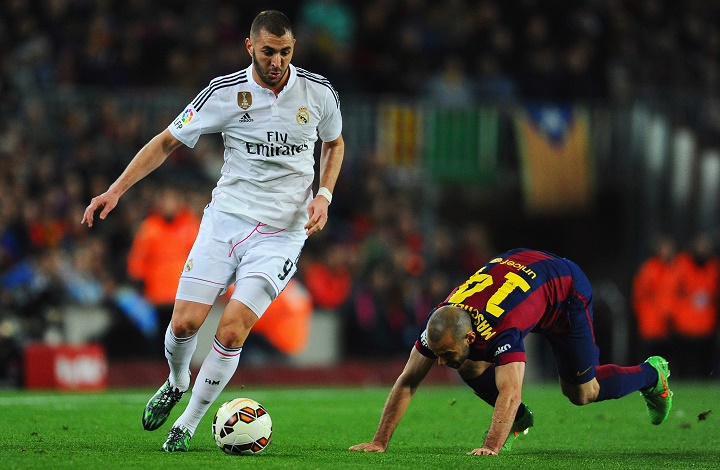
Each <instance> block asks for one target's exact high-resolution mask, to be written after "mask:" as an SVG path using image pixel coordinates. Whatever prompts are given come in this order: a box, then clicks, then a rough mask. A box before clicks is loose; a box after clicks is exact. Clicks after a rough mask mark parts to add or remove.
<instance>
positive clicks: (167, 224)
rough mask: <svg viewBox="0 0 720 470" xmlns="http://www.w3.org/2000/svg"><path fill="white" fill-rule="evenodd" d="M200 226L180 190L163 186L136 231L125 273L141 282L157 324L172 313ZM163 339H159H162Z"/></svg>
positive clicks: (198, 220) (164, 323)
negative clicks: (153, 307) (179, 284)
mask: <svg viewBox="0 0 720 470" xmlns="http://www.w3.org/2000/svg"><path fill="white" fill-rule="evenodd" d="M199 227H200V219H199V218H198V216H197V215H195V213H194V212H193V211H192V210H191V209H190V208H189V207H188V205H187V204H186V202H185V200H184V198H183V194H182V193H181V192H180V189H179V188H177V187H174V186H172V185H168V186H165V187H164V188H163V189H162V190H161V191H160V192H159V193H158V198H157V200H156V201H155V204H154V207H153V209H152V210H151V212H150V214H149V215H148V216H147V218H146V219H145V220H144V221H143V222H142V224H141V225H140V228H139V229H138V231H137V233H136V234H135V238H134V239H133V243H132V246H131V247H130V253H129V254H128V260H127V261H128V263H127V269H128V275H129V276H130V278H131V279H133V280H136V281H139V282H141V283H142V293H143V296H144V297H145V298H146V299H147V300H148V301H149V302H150V303H151V304H153V306H155V307H156V309H157V311H158V316H159V324H160V325H166V324H167V323H168V322H169V321H170V316H171V315H172V309H173V304H174V303H175V294H176V292H177V288H178V276H179V275H180V273H181V272H182V270H183V267H184V265H185V261H186V260H187V256H188V253H189V252H190V248H192V245H193V242H194V241H195V237H196V236H197V233H198V229H199ZM161 340H162V338H161Z"/></svg>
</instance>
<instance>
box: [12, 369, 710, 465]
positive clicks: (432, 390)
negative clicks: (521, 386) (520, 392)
mask: <svg viewBox="0 0 720 470" xmlns="http://www.w3.org/2000/svg"><path fill="white" fill-rule="evenodd" d="M672 388H673V390H674V392H675V396H674V407H673V410H672V411H671V413H670V416H669V417H668V419H667V421H666V422H665V423H664V424H662V425H660V426H653V425H651V424H650V423H649V420H648V418H647V415H646V411H645V403H644V401H643V399H642V397H641V396H640V394H639V393H636V394H632V395H631V396H628V397H625V398H623V399H621V400H612V401H608V402H604V403H596V404H592V405H589V406H585V407H576V406H573V405H571V404H570V403H569V402H568V401H567V399H565V397H563V396H562V394H561V393H560V390H559V387H558V386H557V385H556V384H529V385H527V386H526V391H525V396H524V400H525V401H526V403H528V404H530V406H531V407H532V409H533V411H534V413H535V427H533V428H531V430H530V433H529V434H528V435H527V436H521V437H520V438H519V439H518V441H517V442H516V443H515V446H514V447H513V450H512V451H511V452H509V453H504V454H501V455H500V456H499V457H484V456H468V455H466V452H468V451H470V450H472V449H473V448H475V447H479V446H480V444H481V442H480V439H481V438H482V435H483V432H484V431H485V429H486V427H487V425H488V423H489V421H490V413H491V410H490V408H489V407H488V406H487V405H485V404H484V403H483V402H482V401H481V400H479V399H478V398H476V397H475V396H474V395H472V393H471V392H470V390H469V389H468V388H467V387H464V386H458V387H421V388H420V389H419V390H418V392H417V394H416V395H415V398H414V399H413V402H412V403H411V405H410V408H409V410H408V412H407V413H406V415H405V417H404V418H403V420H402V421H401V423H400V426H399V427H398V429H397V430H396V432H395V435H394V437H393V440H392V441H391V443H390V447H389V448H388V450H387V452H386V453H384V454H369V453H355V452H349V451H348V450H347V448H348V447H349V446H351V445H353V444H357V443H359V442H364V441H368V440H370V439H371V438H372V436H373V433H374V432H375V427H376V425H377V422H378V418H379V416H380V411H381V409H382V406H383V404H384V402H385V398H386V396H387V393H388V391H389V387H379V388H316V389H297V390H291V389H278V388H259V387H258V388H253V387H248V388H245V389H243V390H238V389H232V388H231V389H229V390H226V391H225V392H224V393H223V394H222V395H221V396H220V399H219V400H218V401H217V402H216V403H215V404H214V405H213V407H212V408H211V412H210V413H208V414H207V415H206V416H205V418H204V419H203V421H202V422H201V423H200V427H199V428H198V431H197V432H196V434H195V437H194V438H193V440H192V444H191V451H190V452H188V453H185V454H166V453H163V452H161V451H160V446H161V445H162V443H163V441H164V440H165V436H166V435H167V431H168V429H169V428H170V425H171V424H172V422H173V421H174V420H175V418H177V416H179V414H180V413H181V411H182V409H183V408H184V405H186V404H187V400H188V396H185V397H184V398H183V400H182V402H181V403H180V404H179V405H178V407H176V409H175V410H173V413H172V414H171V416H170V419H169V420H168V422H167V423H165V424H164V425H163V426H162V427H161V428H160V429H158V430H157V431H154V432H147V431H144V430H143V429H142V425H141V419H140V418H141V415H142V409H143V407H144V405H145V402H146V401H147V399H148V398H149V397H150V396H151V395H152V393H153V391H154V390H149V389H148V390H142V391H138V390H127V391H120V390H118V391H108V392H105V393H99V394H69V393H49V392H46V393H30V392H0V417H1V418H0V420H1V422H2V426H0V467H1V468H7V469H11V468H17V469H32V468H43V469H45V468H53V469H55V468H72V469H75V470H78V469H85V468H109V469H114V468H123V469H129V468H152V469H164V468H167V469H177V468H234V467H236V466H243V465H251V466H252V467H253V468H257V469H266V468H267V469H273V468H278V469H279V468H283V469H286V468H293V469H303V468H314V469H324V468H351V469H353V468H357V469H361V468H367V469H381V468H393V469H397V468H422V469H449V468H452V469H463V468H513V469H517V468H533V469H542V468H548V469H578V468H593V469H603V468H607V469H617V468H623V469H624V470H627V469H636V468H637V469H647V468H708V469H709V468H715V469H716V468H720V384H718V383H679V382H678V381H675V382H674V383H672ZM241 396H248V397H251V398H254V399H256V400H258V401H259V402H260V403H262V404H263V405H264V406H265V407H266V408H267V410H268V412H269V413H270V416H271V417H272V420H273V441H272V443H271V444H270V446H269V447H268V448H267V449H266V450H265V451H263V452H262V453H260V454H258V455H254V456H249V457H246V456H231V455H226V454H224V453H223V452H222V451H221V450H220V449H219V448H218V447H217V446H216V445H215V443H214V441H213V439H212V435H211V431H210V428H211V424H210V423H211V421H212V417H213V414H214V412H215V410H216V409H217V407H218V406H219V405H220V404H221V403H222V402H223V401H226V400H229V399H231V398H235V397H241ZM713 408H714V409H713ZM709 409H713V411H712V412H711V413H709V414H708V413H704V412H706V411H707V410H709ZM703 413H704V414H705V419H699V418H698V415H701V414H703Z"/></svg>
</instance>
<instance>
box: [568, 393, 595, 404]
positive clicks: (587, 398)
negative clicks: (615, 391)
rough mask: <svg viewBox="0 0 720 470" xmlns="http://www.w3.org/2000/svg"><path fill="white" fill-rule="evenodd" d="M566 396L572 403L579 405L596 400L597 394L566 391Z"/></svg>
mask: <svg viewBox="0 0 720 470" xmlns="http://www.w3.org/2000/svg"><path fill="white" fill-rule="evenodd" d="M565 396H566V397H567V398H568V400H570V403H572V404H573V405H577V406H583V405H587V404H588V403H593V402H594V401H595V398H596V397H595V396H592V395H590V394H587V393H565Z"/></svg>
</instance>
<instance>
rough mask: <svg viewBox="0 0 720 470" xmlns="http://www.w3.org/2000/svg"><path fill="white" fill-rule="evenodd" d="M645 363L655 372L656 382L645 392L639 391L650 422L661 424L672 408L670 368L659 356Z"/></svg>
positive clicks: (650, 358)
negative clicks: (669, 379) (656, 375)
mask: <svg viewBox="0 0 720 470" xmlns="http://www.w3.org/2000/svg"><path fill="white" fill-rule="evenodd" d="M645 362H647V363H648V364H650V366H652V368H653V369H655V370H656V371H657V374H658V380H657V384H655V386H654V387H651V388H649V389H647V390H640V393H642V396H643V398H645V404H646V405H647V409H648V415H649V416H650V422H651V423H653V424H662V423H663V421H665V419H666V418H667V417H668V414H669V413H670V408H672V396H673V393H672V391H671V390H670V387H669V386H668V377H670V367H669V366H668V361H666V360H665V359H663V358H662V357H660V356H651V357H649V358H648V359H647V360H646V361H645Z"/></svg>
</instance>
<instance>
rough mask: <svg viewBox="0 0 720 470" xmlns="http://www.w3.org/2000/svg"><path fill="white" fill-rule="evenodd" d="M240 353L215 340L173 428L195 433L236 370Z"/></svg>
mask: <svg viewBox="0 0 720 470" xmlns="http://www.w3.org/2000/svg"><path fill="white" fill-rule="evenodd" d="M241 352H242V347H240V348H226V347H225V346H223V345H222V344H220V341H218V339H217V338H215V342H214V343H213V347H212V349H210V353H209V354H208V355H207V357H206V358H205V360H204V361H203V364H202V366H201V367H200V372H198V376H197V378H196V379H195V385H193V389H192V395H191V396H190V403H188V406H187V408H185V411H184V412H183V414H182V415H180V417H179V418H178V419H177V421H175V424H174V425H173V426H183V427H185V428H187V429H188V430H189V431H190V434H194V433H195V429H196V428H197V426H198V424H200V420H201V419H202V417H203V416H204V415H205V413H207V410H208V409H209V408H210V405H212V404H213V402H214V401H215V399H216V398H217V397H218V395H220V392H222V391H223V389H224V388H225V386H226V385H227V384H228V382H229V381H230V378H231V377H232V376H233V374H234V373H235V370H237V366H238V362H240V353H241Z"/></svg>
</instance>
